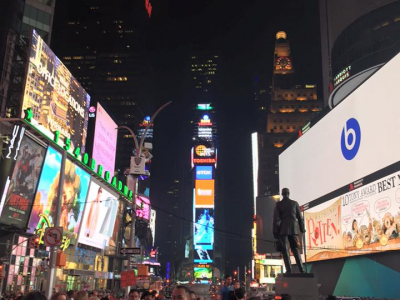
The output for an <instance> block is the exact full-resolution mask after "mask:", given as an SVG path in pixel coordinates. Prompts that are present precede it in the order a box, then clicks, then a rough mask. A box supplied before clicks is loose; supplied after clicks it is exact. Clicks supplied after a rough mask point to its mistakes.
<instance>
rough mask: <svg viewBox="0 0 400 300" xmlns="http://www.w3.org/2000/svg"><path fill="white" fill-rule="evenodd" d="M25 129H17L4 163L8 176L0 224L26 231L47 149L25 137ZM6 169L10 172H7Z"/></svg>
mask: <svg viewBox="0 0 400 300" xmlns="http://www.w3.org/2000/svg"><path fill="white" fill-rule="evenodd" d="M24 131H25V128H23V127H21V126H18V125H16V126H14V130H13V136H14V137H15V139H12V140H11V141H10V145H9V149H8V150H9V151H6V154H5V156H4V161H1V164H2V167H4V169H3V168H2V172H4V173H2V174H3V175H7V177H6V180H5V186H4V194H3V196H2V201H1V204H0V222H1V223H2V224H6V225H13V226H16V227H17V228H25V227H26V224H27V222H28V220H29V215H30V211H31V207H32V202H33V199H34V195H35V191H36V187H37V185H38V181H39V176H40V170H41V168H42V164H43V160H44V156H45V153H46V148H44V147H43V146H41V145H39V144H38V143H36V142H34V141H33V140H32V139H30V138H29V137H28V136H26V135H24ZM6 169H7V170H6Z"/></svg>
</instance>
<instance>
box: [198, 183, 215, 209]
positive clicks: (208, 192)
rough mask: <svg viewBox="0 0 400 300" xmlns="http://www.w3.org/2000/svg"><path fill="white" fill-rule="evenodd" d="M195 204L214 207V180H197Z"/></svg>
mask: <svg viewBox="0 0 400 300" xmlns="http://www.w3.org/2000/svg"><path fill="white" fill-rule="evenodd" d="M194 204H195V206H196V207H210V208H213V207H214V180H196V182H195V201H194Z"/></svg>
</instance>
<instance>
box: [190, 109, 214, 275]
mask: <svg viewBox="0 0 400 300" xmlns="http://www.w3.org/2000/svg"><path fill="white" fill-rule="evenodd" d="M212 125H213V124H212V122H211V120H210V118H209V117H208V115H204V116H203V117H202V118H201V120H200V122H198V126H197V128H198V131H197V133H198V135H199V136H198V137H197V140H198V141H197V143H196V144H195V145H194V147H193V149H192V163H193V166H194V173H195V174H194V179H195V182H194V195H193V197H194V203H193V204H194V205H193V207H194V211H193V219H194V228H193V245H194V263H196V264H207V263H212V262H213V251H214V198H215V180H214V175H215V174H214V173H215V163H216V147H215V144H214V142H213V141H211V140H212V135H211V131H207V132H210V135H208V134H207V136H200V135H202V134H205V132H206V131H203V130H200V129H205V128H210V129H211V128H212ZM207 130H208V129H207ZM194 275H195V278H211V277H212V268H211V267H208V268H198V267H195V268H194Z"/></svg>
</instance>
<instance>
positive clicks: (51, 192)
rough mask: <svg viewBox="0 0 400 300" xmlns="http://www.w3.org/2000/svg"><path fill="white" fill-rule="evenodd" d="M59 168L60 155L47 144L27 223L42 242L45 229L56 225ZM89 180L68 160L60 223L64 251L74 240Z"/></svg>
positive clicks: (30, 230)
mask: <svg viewBox="0 0 400 300" xmlns="http://www.w3.org/2000/svg"><path fill="white" fill-rule="evenodd" d="M60 169H61V154H60V153H59V152H57V151H56V150H54V149H53V148H51V147H49V148H48V149H47V153H46V158H45V161H44V165H43V168H42V173H41V175H40V179H39V185H38V188H37V192H36V194H35V202H34V204H33V208H32V213H31V218H30V220H29V225H28V227H29V230H28V232H29V233H34V232H36V233H38V234H39V236H40V243H41V244H43V243H44V241H43V235H44V231H45V229H46V228H47V227H53V226H55V224H54V222H55V218H56V209H57V203H56V200H57V191H58V185H59V182H60ZM89 182H90V175H89V174H88V173H87V172H85V171H83V170H82V169H81V168H80V167H78V166H77V165H75V164H73V163H72V162H71V161H70V160H69V159H67V160H66V164H65V178H64V189H63V196H62V206H61V216H60V224H59V225H60V226H61V227H63V229H64V233H63V244H62V245H61V249H62V250H66V249H67V248H68V246H69V245H70V244H72V245H73V244H75V243H76V240H77V237H78V233H79V229H80V225H81V221H82V215H83V209H84V207H85V199H86V195H87V191H88V186H89Z"/></svg>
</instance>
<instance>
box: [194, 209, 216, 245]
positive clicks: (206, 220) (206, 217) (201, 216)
mask: <svg viewBox="0 0 400 300" xmlns="http://www.w3.org/2000/svg"><path fill="white" fill-rule="evenodd" d="M193 243H194V245H213V244H214V209H210V208H196V219H195V223H194V240H193Z"/></svg>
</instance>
